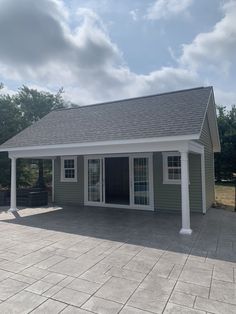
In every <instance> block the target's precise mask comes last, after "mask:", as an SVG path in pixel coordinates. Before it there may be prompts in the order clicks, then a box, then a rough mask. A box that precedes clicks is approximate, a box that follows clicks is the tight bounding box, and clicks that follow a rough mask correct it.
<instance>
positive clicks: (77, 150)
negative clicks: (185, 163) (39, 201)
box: [0, 134, 200, 158]
mask: <svg viewBox="0 0 236 314" xmlns="http://www.w3.org/2000/svg"><path fill="white" fill-rule="evenodd" d="M199 137H200V134H192V135H184V136H172V137H160V138H146V139H133V140H120V141H106V142H90V143H77V144H76V143H75V144H61V145H47V146H46V145H45V146H31V147H14V148H1V149H0V151H7V152H8V153H9V157H16V158H37V157H48V156H50V157H55V156H68V155H90V154H91V155H93V154H112V153H116V154H117V153H137V152H155V151H156V152H157V151H183V150H184V151H191V150H192V148H193V147H194V148H195V149H197V148H196V147H197V146H196V143H195V142H192V141H193V140H198V139H199ZM191 143H192V144H191ZM190 144H191V147H190V146H189V145H190ZM198 147H199V146H198Z"/></svg>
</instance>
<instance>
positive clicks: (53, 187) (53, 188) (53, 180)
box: [52, 158, 55, 203]
mask: <svg viewBox="0 0 236 314" xmlns="http://www.w3.org/2000/svg"><path fill="white" fill-rule="evenodd" d="M54 202H55V159H54V158H53V159H52V203H54Z"/></svg>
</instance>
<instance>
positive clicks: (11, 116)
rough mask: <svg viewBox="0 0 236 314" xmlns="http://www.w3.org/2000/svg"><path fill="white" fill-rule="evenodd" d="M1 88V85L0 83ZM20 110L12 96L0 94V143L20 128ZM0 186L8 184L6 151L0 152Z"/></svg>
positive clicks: (8, 163)
mask: <svg viewBox="0 0 236 314" xmlns="http://www.w3.org/2000/svg"><path fill="white" fill-rule="evenodd" d="M0 85H1V88H2V87H3V85H2V84H0ZM21 127H22V126H21V112H20V110H19V109H18V108H17V107H16V106H15V103H14V102H13V100H12V97H11V96H9V95H2V94H0V130H1V132H0V144H2V143H3V142H5V141H6V140H8V139H9V138H10V137H12V136H14V135H15V134H17V133H18V132H19V131H20V130H21ZM0 169H1V171H0V186H7V185H9V178H10V161H9V159H8V156H7V153H1V154H0Z"/></svg>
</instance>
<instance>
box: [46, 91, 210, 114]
mask: <svg viewBox="0 0 236 314" xmlns="http://www.w3.org/2000/svg"><path fill="white" fill-rule="evenodd" d="M205 88H212V86H199V87H193V88H186V89H180V90H175V91H171V92H163V93H158V94H152V95H146V96H137V97H131V98H122V99H117V100H111V101H105V102H101V103H96V104H91V105H83V106H80V105H78V106H77V107H71V108H60V109H55V110H52V111H64V110H73V109H82V108H87V107H89V108H90V107H94V106H101V105H108V104H113V103H117V102H124V101H130V100H134V99H141V98H149V97H155V96H162V95H171V94H176V93H181V92H187V91H192V90H198V89H205Z"/></svg>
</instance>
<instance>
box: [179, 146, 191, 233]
mask: <svg viewBox="0 0 236 314" xmlns="http://www.w3.org/2000/svg"><path fill="white" fill-rule="evenodd" d="M181 200H182V228H181V230H180V233H181V234H191V233H192V230H191V228H190V205H189V169H188V152H187V151H184V152H181Z"/></svg>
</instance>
